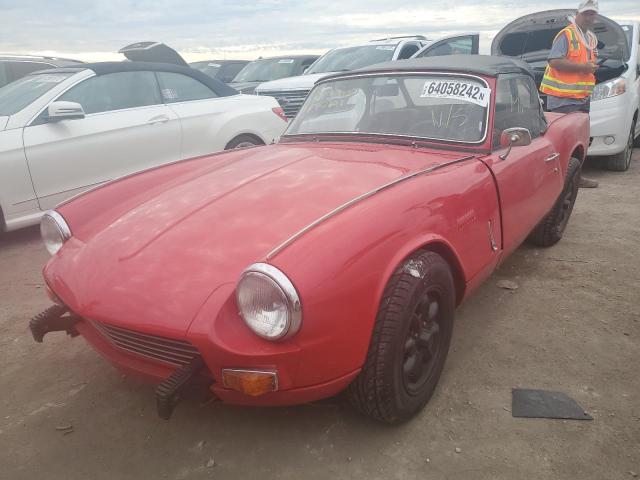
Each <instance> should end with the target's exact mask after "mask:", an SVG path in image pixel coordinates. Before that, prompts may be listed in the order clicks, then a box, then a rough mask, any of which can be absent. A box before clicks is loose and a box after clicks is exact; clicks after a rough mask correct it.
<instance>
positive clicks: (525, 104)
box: [493, 75, 544, 147]
mask: <svg viewBox="0 0 640 480" xmlns="http://www.w3.org/2000/svg"><path fill="white" fill-rule="evenodd" d="M513 127H521V128H526V129H528V130H529V132H531V138H536V137H539V136H540V134H541V133H542V130H543V128H544V120H543V119H542V114H541V109H540V100H539V97H538V91H537V89H536V86H535V83H534V82H533V79H531V78H529V77H527V76H523V75H518V76H504V75H501V76H500V77H498V83H497V88H496V109H495V114H494V120H493V146H494V147H497V146H499V145H500V135H501V134H502V132H503V131H504V130H505V129H507V128H513Z"/></svg>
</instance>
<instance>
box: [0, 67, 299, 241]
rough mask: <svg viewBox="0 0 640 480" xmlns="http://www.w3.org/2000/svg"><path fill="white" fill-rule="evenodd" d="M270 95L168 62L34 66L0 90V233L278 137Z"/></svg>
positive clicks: (281, 124)
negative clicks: (136, 180)
mask: <svg viewBox="0 0 640 480" xmlns="http://www.w3.org/2000/svg"><path fill="white" fill-rule="evenodd" d="M286 125H287V122H286V117H285V116H284V112H283V111H282V109H281V108H280V106H279V105H278V102H277V101H276V100H275V99H274V98H271V97H257V96H255V95H240V94H238V92H236V91H235V90H234V89H232V88H230V87H228V86H226V85H224V84H223V83H222V82H219V81H216V80H214V79H212V78H210V77H208V76H207V75H205V74H203V73H201V72H199V71H197V70H194V69H191V68H188V67H181V66H176V65H170V64H161V63H147V62H107V63H95V64H86V65H83V66H81V67H73V68H59V69H52V70H47V71H42V72H36V73H33V74H31V75H29V76H27V77H24V78H22V79H20V80H17V81H15V82H13V83H11V84H9V85H7V86H5V87H2V88H0V232H2V231H3V230H4V231H9V230H15V229H18V228H22V227H26V226H28V225H33V224H37V223H38V222H39V220H40V217H41V216H42V214H43V213H44V212H45V211H46V210H48V209H51V208H53V207H55V206H56V205H57V204H58V203H59V202H61V201H63V200H65V199H67V198H69V197H71V196H73V195H76V194H78V193H80V192H82V191H84V190H87V189H88V188H91V187H93V186H95V185H99V184H101V183H104V182H108V181H110V180H112V179H114V178H117V177H120V176H123V175H126V174H130V173H133V172H136V171H139V170H144V169H147V168H150V167H153V166H156V165H161V164H165V163H168V162H174V161H177V160H181V159H187V158H192V157H197V156H200V155H205V154H209V153H212V152H216V151H220V150H224V149H230V148H238V147H247V146H252V145H262V144H268V143H272V142H273V141H275V140H277V138H278V137H279V136H280V134H281V133H282V132H283V131H284V129H285V127H286Z"/></svg>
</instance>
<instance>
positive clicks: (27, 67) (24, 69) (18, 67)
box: [8, 62, 53, 81]
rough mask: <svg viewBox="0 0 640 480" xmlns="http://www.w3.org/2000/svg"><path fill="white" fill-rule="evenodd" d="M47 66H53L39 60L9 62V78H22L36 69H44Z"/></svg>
mask: <svg viewBox="0 0 640 480" xmlns="http://www.w3.org/2000/svg"><path fill="white" fill-rule="evenodd" d="M47 68H53V67H52V66H51V65H49V64H47V63H41V62H10V63H9V72H8V73H9V78H10V79H11V81H13V80H17V79H19V78H22V77H24V76H26V75H29V74H30V73H31V72H36V71H38V70H45V69H47Z"/></svg>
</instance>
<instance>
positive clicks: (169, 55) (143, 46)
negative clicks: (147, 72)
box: [118, 42, 189, 67]
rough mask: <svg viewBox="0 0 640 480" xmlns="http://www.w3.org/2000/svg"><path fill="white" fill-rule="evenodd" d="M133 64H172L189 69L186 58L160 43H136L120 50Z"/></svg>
mask: <svg viewBox="0 0 640 480" xmlns="http://www.w3.org/2000/svg"><path fill="white" fill-rule="evenodd" d="M118 53H122V54H123V55H124V56H125V57H127V59H129V60H131V61H132V62H158V63H171V64H173V65H179V66H181V67H188V66H189V65H188V64H187V62H185V60H184V58H182V57H181V56H180V54H179V53H178V52H176V51H175V50H174V49H173V48H171V47H169V46H167V45H165V44H164V43H159V42H136V43H132V44H130V45H127V46H125V47H122V48H121V49H120V50H118Z"/></svg>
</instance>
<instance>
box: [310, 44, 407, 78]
mask: <svg viewBox="0 0 640 480" xmlns="http://www.w3.org/2000/svg"><path fill="white" fill-rule="evenodd" d="M395 49H396V45H365V46H361V47H348V48H337V49H335V50H331V51H330V52H328V53H326V54H325V55H323V56H322V57H320V58H319V59H318V61H317V62H316V63H314V64H313V65H311V68H309V70H307V71H306V72H305V73H309V74H311V73H326V72H343V71H349V70H355V69H357V68H363V67H368V66H369V65H373V64H375V63H381V62H387V61H389V60H392V59H393V52H394V51H395Z"/></svg>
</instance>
